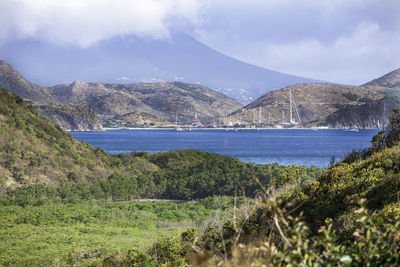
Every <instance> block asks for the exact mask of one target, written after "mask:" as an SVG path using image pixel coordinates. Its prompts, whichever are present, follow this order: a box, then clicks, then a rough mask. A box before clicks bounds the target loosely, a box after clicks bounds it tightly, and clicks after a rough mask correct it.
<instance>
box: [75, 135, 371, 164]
mask: <svg viewBox="0 0 400 267" xmlns="http://www.w3.org/2000/svg"><path fill="white" fill-rule="evenodd" d="M377 132H378V130H359V131H346V130H339V129H323V130H318V131H314V130H307V129H259V130H257V129H254V130H253V129H252V130H248V129H246V130H238V131H234V130H224V129H211V130H208V129H193V130H191V131H188V130H186V131H176V130H174V129H157V130H155V129H139V130H136V129H135V130H107V131H104V132H70V133H71V135H72V136H74V137H75V138H77V139H78V140H79V141H84V142H87V143H89V144H91V145H92V146H94V147H100V148H102V149H104V150H106V151H108V152H110V153H111V154H118V153H129V152H132V151H147V152H149V153H156V152H161V151H170V150H179V149H197V150H203V151H208V152H213V153H218V154H221V155H227V156H231V157H235V158H238V159H240V160H242V161H244V162H254V163H259V164H265V163H274V162H277V163H279V164H282V165H291V164H302V165H307V166H311V165H315V166H319V167H326V166H328V165H329V162H330V160H331V158H332V155H334V156H335V158H336V159H337V160H338V159H340V158H342V157H343V155H344V154H346V153H348V152H350V151H351V150H353V149H360V148H364V147H366V146H368V145H369V144H370V142H371V139H372V137H373V136H374V135H375V134H376V133H377Z"/></svg>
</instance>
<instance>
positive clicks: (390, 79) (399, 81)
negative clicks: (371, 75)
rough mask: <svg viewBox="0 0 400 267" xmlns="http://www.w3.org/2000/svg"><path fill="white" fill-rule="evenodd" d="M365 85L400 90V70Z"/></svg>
mask: <svg viewBox="0 0 400 267" xmlns="http://www.w3.org/2000/svg"><path fill="white" fill-rule="evenodd" d="M365 85H377V86H383V87H390V88H400V68H399V69H396V70H394V71H392V72H389V73H388V74H385V75H383V76H382V77H379V78H377V79H375V80H372V81H370V82H368V83H366V84H365Z"/></svg>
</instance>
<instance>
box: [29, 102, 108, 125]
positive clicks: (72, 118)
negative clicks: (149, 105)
mask: <svg viewBox="0 0 400 267" xmlns="http://www.w3.org/2000/svg"><path fill="white" fill-rule="evenodd" d="M33 107H34V108H35V110H36V111H37V112H38V113H39V114H40V115H42V116H43V117H45V118H47V119H48V120H50V121H52V122H54V123H55V124H57V125H58V126H60V127H61V128H62V129H63V130H66V131H102V130H103V125H102V123H101V121H100V119H99V117H98V116H97V114H96V113H95V112H94V110H93V109H92V108H91V107H90V106H85V105H80V106H60V105H38V104H36V105H33Z"/></svg>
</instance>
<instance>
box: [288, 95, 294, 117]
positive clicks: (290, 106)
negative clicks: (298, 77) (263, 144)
mask: <svg viewBox="0 0 400 267" xmlns="http://www.w3.org/2000/svg"><path fill="white" fill-rule="evenodd" d="M289 110H290V111H289V112H290V123H291V124H294V121H293V115H292V113H293V107H292V90H289Z"/></svg>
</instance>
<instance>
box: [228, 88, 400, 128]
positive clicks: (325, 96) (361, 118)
mask: <svg viewBox="0 0 400 267" xmlns="http://www.w3.org/2000/svg"><path fill="white" fill-rule="evenodd" d="M290 91H291V92H292V96H293V99H294V101H295V103H296V107H297V109H298V113H299V116H300V119H301V122H302V124H301V126H303V127H307V126H308V127H311V126H328V127H340V128H342V127H344V128H347V127H350V128H381V127H383V126H384V125H385V124H386V123H387V118H388V117H389V114H390V112H391V110H392V108H393V107H395V106H398V105H399V103H400V102H399V101H398V98H397V97H398V96H399V95H400V94H399V92H397V91H396V90H394V89H390V88H385V87H379V86H372V85H369V86H344V85H337V84H328V83H324V84H298V85H294V86H289V87H286V88H283V89H280V90H275V91H272V92H270V93H267V94H265V95H264V96H262V97H260V98H259V99H257V100H256V101H254V102H252V103H251V104H249V105H247V106H245V107H243V108H242V109H239V110H238V111H236V112H234V113H233V115H232V118H233V119H232V120H233V121H236V120H240V118H241V119H242V121H243V122H244V123H246V122H247V123H248V124H251V123H253V121H254V122H255V124H258V125H261V126H263V125H284V124H282V121H285V122H286V123H287V122H289V116H290V113H289V111H290V105H289V103H290V102H289V94H290ZM260 110H261V123H260V122H259V121H260V117H259V114H260ZM292 114H293V118H294V119H295V120H296V122H298V119H297V115H296V114H295V110H293V113H292ZM243 122H242V123H243ZM297 126H298V125H297Z"/></svg>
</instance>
